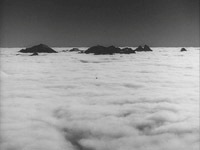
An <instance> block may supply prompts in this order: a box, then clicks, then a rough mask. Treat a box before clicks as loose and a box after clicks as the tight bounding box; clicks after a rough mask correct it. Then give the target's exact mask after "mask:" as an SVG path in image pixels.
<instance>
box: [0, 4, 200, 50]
mask: <svg viewBox="0 0 200 150" xmlns="http://www.w3.org/2000/svg"><path fill="white" fill-rule="evenodd" d="M0 5H1V16H0V46H1V47H21V46H31V45H34V44H38V43H44V44H48V45H49V46H92V45H96V44H103V45H105V46H107V45H116V46H138V45H140V44H149V45H150V46H199V39H200V38H199V0H1V4H0Z"/></svg>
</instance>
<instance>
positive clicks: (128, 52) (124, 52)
mask: <svg viewBox="0 0 200 150" xmlns="http://www.w3.org/2000/svg"><path fill="white" fill-rule="evenodd" d="M120 53H121V54H132V53H133V54H134V53H136V52H135V51H134V50H133V49H132V48H129V47H126V48H123V49H121V52H120Z"/></svg>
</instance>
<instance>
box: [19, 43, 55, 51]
mask: <svg viewBox="0 0 200 150" xmlns="http://www.w3.org/2000/svg"><path fill="white" fill-rule="evenodd" d="M19 52H21V53H57V52H56V51H55V50H53V49H52V48H50V47H48V46H47V45H44V44H39V45H36V46H33V47H30V48H26V49H22V50H20V51H19Z"/></svg>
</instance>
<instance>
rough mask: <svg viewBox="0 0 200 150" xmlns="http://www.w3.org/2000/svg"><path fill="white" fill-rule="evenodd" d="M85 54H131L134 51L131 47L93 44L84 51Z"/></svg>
mask: <svg viewBox="0 0 200 150" xmlns="http://www.w3.org/2000/svg"><path fill="white" fill-rule="evenodd" d="M85 53H86V54H90V53H93V54H95V55H112V54H131V53H135V51H134V50H132V49H131V48H123V49H121V48H119V47H115V46H109V47H105V46H100V45H97V46H93V47H90V48H88V49H87V50H86V51H85Z"/></svg>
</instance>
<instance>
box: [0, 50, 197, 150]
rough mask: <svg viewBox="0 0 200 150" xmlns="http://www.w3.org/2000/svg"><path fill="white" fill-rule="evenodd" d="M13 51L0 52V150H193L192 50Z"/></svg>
mask: <svg viewBox="0 0 200 150" xmlns="http://www.w3.org/2000/svg"><path fill="white" fill-rule="evenodd" d="M18 50H19V49H17V48H16V49H1V60H0V61H1V68H0V69H1V101H0V104H1V105H0V111H1V119H0V135H1V136H0V142H1V143H0V149H1V150H199V148H200V145H199V48H188V51H187V52H179V50H180V48H154V51H153V52H138V53H137V54H131V55H122V54H121V55H120V54H118V55H103V56H96V55H86V54H77V53H75V52H71V53H68V52H65V53H64V52H60V53H56V54H41V55H40V56H34V57H30V56H27V54H23V55H16V53H17V51H18ZM57 50H58V49H57Z"/></svg>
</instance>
